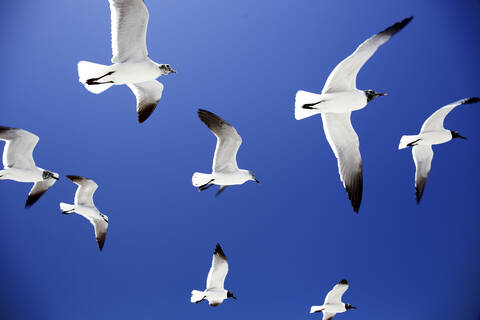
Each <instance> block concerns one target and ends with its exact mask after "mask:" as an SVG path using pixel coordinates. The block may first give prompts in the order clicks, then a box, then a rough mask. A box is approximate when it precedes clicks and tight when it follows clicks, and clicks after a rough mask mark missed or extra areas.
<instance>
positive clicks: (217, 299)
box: [190, 243, 237, 307]
mask: <svg viewBox="0 0 480 320" xmlns="http://www.w3.org/2000/svg"><path fill="white" fill-rule="evenodd" d="M227 273H228V261H227V257H226V256H225V253H223V250H222V247H220V244H218V243H217V246H216V247H215V251H214V252H213V259H212V266H211V267H210V271H209V272H208V276H207V289H206V290H205V291H198V290H192V297H191V298H190V301H191V302H192V303H199V302H200V301H202V300H204V299H207V300H208V304H209V305H210V306H212V307H217V306H219V305H220V304H221V303H222V302H223V300H225V299H227V298H233V299H235V300H237V298H236V297H235V296H234V295H233V293H232V292H230V291H228V290H225V289H224V288H223V283H224V282H225V277H226V276H227Z"/></svg>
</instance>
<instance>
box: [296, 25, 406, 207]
mask: <svg viewBox="0 0 480 320" xmlns="http://www.w3.org/2000/svg"><path fill="white" fill-rule="evenodd" d="M412 19H413V17H410V18H406V19H404V20H403V21H401V22H398V23H395V24H394V25H393V26H391V27H389V28H387V29H385V30H384V31H382V32H380V33H377V34H376V35H374V36H372V37H371V38H369V39H367V40H366V41H365V42H363V43H362V44H361V45H360V46H359V47H358V48H357V49H356V50H355V52H353V53H352V54H351V55H350V56H348V57H347V58H346V59H345V60H343V61H342V62H340V64H338V65H337V66H336V67H335V69H334V70H333V71H332V73H330V75H329V76H328V79H327V82H326V83H325V86H324V87H323V90H322V94H315V93H310V92H306V91H301V90H300V91H298V92H297V95H296V97H295V119H297V120H301V119H304V118H307V117H310V116H313V115H315V114H318V113H321V114H322V122H323V129H324V131H325V135H326V137H327V140H328V143H329V144H330V147H331V148H332V150H333V152H334V153H335V156H336V158H337V159H338V171H339V174H340V179H341V180H342V182H343V186H344V187H345V189H346V190H347V193H348V197H349V199H350V202H351V204H352V207H353V211H354V212H357V213H358V210H359V209H360V203H361V201H362V192H363V176H362V157H361V155H360V144H359V141H358V136H357V134H356V132H355V130H354V129H353V127H352V123H351V122H350V114H351V113H352V111H356V110H360V109H363V108H364V107H365V106H366V105H367V103H369V102H370V101H371V100H373V99H374V98H375V97H377V96H384V95H386V94H385V93H378V92H375V91H373V90H358V89H357V85H356V78H357V74H358V72H359V71H360V68H361V67H362V66H363V65H364V64H365V62H367V60H368V59H369V58H370V57H371V56H372V55H373V54H374V53H375V51H377V49H378V48H379V47H380V46H381V45H382V44H384V43H385V42H387V41H388V40H389V39H390V38H391V37H392V36H393V35H394V34H396V33H397V32H398V31H400V30H402V29H403V28H404V27H405V26H406V25H407V24H408V23H409V22H410V21H411V20H412Z"/></svg>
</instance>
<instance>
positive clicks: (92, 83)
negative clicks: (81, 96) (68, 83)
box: [86, 71, 115, 86]
mask: <svg viewBox="0 0 480 320" xmlns="http://www.w3.org/2000/svg"><path fill="white" fill-rule="evenodd" d="M114 72H115V71H110V72H107V73H105V74H104V75H103V76H101V77H98V78H92V79H88V80H87V82H86V84H88V85H89V86H91V85H94V84H105V83H113V81H106V82H97V81H98V80H100V79H102V78H105V77H107V76H109V75H111V74H113V73H114Z"/></svg>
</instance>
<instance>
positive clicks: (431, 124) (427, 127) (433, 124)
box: [420, 98, 480, 133]
mask: <svg viewBox="0 0 480 320" xmlns="http://www.w3.org/2000/svg"><path fill="white" fill-rule="evenodd" d="M478 101H480V98H467V99H462V100H458V101H455V102H452V103H450V104H447V105H446V106H444V107H442V108H440V109H438V110H437V111H435V112H434V113H433V114H432V115H431V116H430V117H428V119H427V120H425V122H424V123H423V125H422V129H421V130H420V133H423V132H427V131H440V130H442V129H444V128H443V121H444V120H445V117H446V116H447V115H448V114H449V113H450V111H452V110H453V108H455V107H458V106H459V105H462V104H470V103H475V102H478Z"/></svg>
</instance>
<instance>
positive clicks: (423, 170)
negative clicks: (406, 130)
mask: <svg viewBox="0 0 480 320" xmlns="http://www.w3.org/2000/svg"><path fill="white" fill-rule="evenodd" d="M412 156H413V161H414V162H415V168H416V170H415V194H416V196H417V203H420V200H421V199H422V195H423V190H424V189H425V185H426V184H427V178H428V173H429V172H430V168H431V166H432V159H433V150H432V146H423V145H418V146H414V147H413V148H412Z"/></svg>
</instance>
